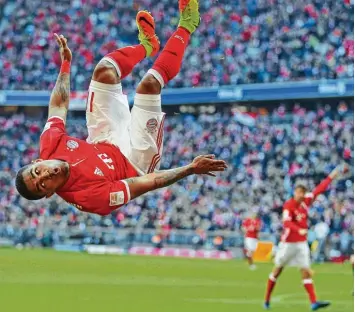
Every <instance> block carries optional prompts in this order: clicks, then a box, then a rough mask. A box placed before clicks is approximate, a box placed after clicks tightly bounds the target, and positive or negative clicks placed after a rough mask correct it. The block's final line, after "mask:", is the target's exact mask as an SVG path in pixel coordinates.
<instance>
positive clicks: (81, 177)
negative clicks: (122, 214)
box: [16, 0, 227, 215]
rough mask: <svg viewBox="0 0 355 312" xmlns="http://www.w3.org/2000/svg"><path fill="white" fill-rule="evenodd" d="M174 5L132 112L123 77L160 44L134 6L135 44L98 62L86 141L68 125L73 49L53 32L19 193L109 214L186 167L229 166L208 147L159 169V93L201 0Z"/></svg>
mask: <svg viewBox="0 0 355 312" xmlns="http://www.w3.org/2000/svg"><path fill="white" fill-rule="evenodd" d="M179 12H180V21H179V26H178V28H177V30H176V32H175V33H174V34H173V35H172V36H171V38H170V39H169V40H168V42H167V43H166V46H165V48H164V50H163V51H162V52H161V53H160V55H159V56H158V58H157V59H156V61H155V63H154V65H153V67H152V68H151V69H150V70H149V71H148V72H147V74H146V75H145V76H144V77H143V79H142V81H141V82H140V84H139V85H138V87H137V89H136V95H135V98H134V106H133V109H132V112H130V110H129V105H128V101H127V97H126V96H125V95H124V94H123V93H122V86H121V79H124V78H125V77H126V76H127V75H128V74H129V73H130V72H131V71H132V69H133V67H134V66H135V65H136V64H137V63H139V62H140V61H142V60H143V59H144V58H145V57H149V56H154V55H156V54H157V53H158V51H159V45H160V43H159V40H158V38H157V36H156V34H155V23H154V19H153V17H152V16H151V15H150V13H149V12H147V11H140V12H138V14H137V18H136V22H137V26H138V31H139V36H138V38H139V41H140V44H139V45H136V46H128V47H125V48H121V49H118V50H116V51H113V52H112V53H109V54H108V55H106V56H105V57H104V58H103V59H102V60H101V61H100V62H99V63H98V65H97V66H96V68H95V70H94V73H93V76H92V80H91V83H90V88H89V95H88V99H87V108H86V119H87V127H88V138H87V140H86V141H83V140H79V139H77V138H74V137H71V136H69V135H68V134H67V133H66V131H65V122H66V116H67V110H68V107H69V95H70V86H69V81H70V77H69V75H70V62H71V59H72V54H71V51H70V49H69V48H68V46H67V40H66V38H65V37H64V36H62V35H61V36H58V35H55V36H56V40H57V42H58V44H59V46H60V53H61V58H62V66H61V71H60V74H59V76H58V79H57V82H56V85H55V87H54V90H53V92H52V95H51V98H50V102H49V116H48V121H47V123H46V125H45V127H44V130H43V133H42V135H41V138H40V159H37V160H35V161H34V162H33V163H32V164H29V165H27V166H25V167H23V168H21V169H20V170H19V172H18V173H17V176H16V187H17V190H18V191H19V193H20V194H21V195H22V196H23V197H25V198H27V199H29V200H37V199H40V198H43V197H50V196H51V195H53V194H54V193H57V194H58V195H59V196H60V197H62V198H63V199H64V200H65V201H67V202H69V203H71V204H72V205H74V206H75V207H77V208H78V209H80V210H82V211H87V212H91V213H96V214H100V215H107V214H109V213H110V212H112V211H113V210H115V209H117V208H119V207H120V206H122V205H124V204H126V203H127V202H128V201H129V200H131V199H133V198H136V197H137V196H140V195H142V194H144V193H146V192H149V191H152V190H155V189H158V188H161V187H165V186H168V185H170V184H172V183H175V182H177V181H179V180H180V179H182V178H184V177H187V176H189V175H192V174H208V175H212V176H214V175H215V174H214V173H213V172H217V171H224V170H225V169H226V168H227V165H226V163H225V162H224V161H221V160H215V159H214V156H213V155H205V156H199V157H196V158H195V159H194V160H193V161H192V163H191V164H189V165H187V166H184V167H180V168H176V169H171V170H165V171H160V172H158V171H157V169H158V168H159V166H160V158H161V155H162V149H163V144H162V141H163V122H164V116H165V115H164V113H162V110H161V95H160V93H161V89H162V88H163V87H164V85H165V84H167V83H168V82H169V81H170V80H171V79H173V78H174V77H175V76H176V75H177V74H178V72H179V70H180V66H181V62H182V59H183V55H184V51H185V49H186V46H187V45H188V42H189V40H190V36H191V34H192V33H193V32H194V31H195V30H196V28H197V27H198V25H199V23H200V14H199V10H198V0H179ZM182 144H183V142H182Z"/></svg>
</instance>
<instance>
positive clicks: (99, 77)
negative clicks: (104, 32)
mask: <svg viewBox="0 0 355 312" xmlns="http://www.w3.org/2000/svg"><path fill="white" fill-rule="evenodd" d="M136 22H137V26H138V32H139V34H138V39H139V42H140V44H138V45H133V46H128V47H124V48H120V49H117V50H115V51H113V52H110V53H109V54H107V55H105V56H104V58H103V59H102V60H101V61H100V62H99V63H98V65H97V66H96V68H95V70H94V73H93V77H92V79H93V80H94V81H97V82H100V83H104V84H118V83H120V81H121V79H124V78H125V77H126V76H128V75H129V74H130V73H131V72H132V70H133V68H134V66H136V65H137V64H138V63H139V62H141V61H142V60H143V59H144V58H145V57H149V56H154V55H156V54H157V53H158V51H159V48H160V42H159V39H158V37H157V35H156V34H155V22H154V18H153V17H152V15H151V14H150V13H149V12H147V11H139V12H138V14H137V17H136Z"/></svg>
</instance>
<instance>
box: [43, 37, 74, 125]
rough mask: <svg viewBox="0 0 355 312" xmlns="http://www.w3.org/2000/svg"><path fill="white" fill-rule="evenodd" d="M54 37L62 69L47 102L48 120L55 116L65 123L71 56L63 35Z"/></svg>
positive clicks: (68, 96)
mask: <svg viewBox="0 0 355 312" xmlns="http://www.w3.org/2000/svg"><path fill="white" fill-rule="evenodd" d="M54 36H55V39H56V41H57V43H58V45H59V52H60V56H61V59H62V67H61V70H60V73H59V75H58V78H57V82H56V84H55V86H54V89H53V91H52V94H51V98H50V101H49V110H48V118H50V117H53V116H57V117H61V118H63V119H64V121H65V119H66V117H67V111H68V107H69V98H70V74H69V66H70V62H71V59H72V54H71V51H70V49H69V48H68V46H67V39H66V38H65V37H64V36H63V35H60V36H58V35H57V34H54ZM65 66H66V67H65Z"/></svg>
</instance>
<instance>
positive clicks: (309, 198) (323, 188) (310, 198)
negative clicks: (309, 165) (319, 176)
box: [305, 165, 349, 205]
mask: <svg viewBox="0 0 355 312" xmlns="http://www.w3.org/2000/svg"><path fill="white" fill-rule="evenodd" d="M348 170H349V169H348V167H347V166H346V165H344V166H338V167H336V168H335V169H334V170H333V171H332V172H331V173H330V174H329V175H328V177H327V178H325V179H324V180H323V181H322V182H321V183H319V184H318V185H317V186H316V188H315V189H314V190H313V191H312V193H309V194H307V195H306V198H305V202H306V204H307V205H311V204H312V203H313V202H314V201H315V200H316V198H317V197H318V196H319V195H320V194H322V193H324V192H325V191H326V190H327V188H328V186H329V185H330V184H331V183H332V181H333V180H334V179H335V178H336V177H337V176H338V175H339V174H340V173H345V172H347V171H348Z"/></svg>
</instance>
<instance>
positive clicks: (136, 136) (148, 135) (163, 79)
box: [128, 0, 200, 174]
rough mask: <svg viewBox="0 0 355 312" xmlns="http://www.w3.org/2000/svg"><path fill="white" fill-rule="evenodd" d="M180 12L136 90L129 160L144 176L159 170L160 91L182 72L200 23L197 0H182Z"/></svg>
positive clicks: (161, 125) (160, 147)
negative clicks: (177, 22)
mask: <svg viewBox="0 0 355 312" xmlns="http://www.w3.org/2000/svg"><path fill="white" fill-rule="evenodd" d="M179 10H180V22H179V27H178V29H177V30H176V32H175V33H174V34H173V35H172V36H171V37H170V39H169V40H168V42H167V43H166V45H165V47H164V49H163V51H162V52H161V53H160V55H159V56H158V58H157V59H156V61H155V63H154V65H153V67H152V68H151V69H150V70H149V71H148V73H147V75H145V77H144V78H143V79H142V81H141V82H140V84H139V85H138V87H137V89H136V92H137V93H136V96H135V98H134V106H133V109H132V128H131V143H132V152H131V155H130V157H128V159H129V160H130V161H131V162H132V163H133V165H135V166H136V168H137V167H138V168H137V169H139V171H140V173H141V174H144V173H150V172H153V171H154V170H155V169H158V168H159V164H160V157H161V153H162V141H163V121H164V114H163V113H162V109H161V90H162V88H163V87H164V85H165V84H167V83H168V82H169V81H170V80H172V79H173V78H174V77H175V76H176V75H177V74H178V72H179V71H180V67H181V63H182V59H183V56H184V53H185V50H186V47H187V45H188V43H189V40H190V36H191V34H192V33H193V32H194V31H195V30H196V28H197V26H198V25H199V22H200V15H199V11H198V0H179Z"/></svg>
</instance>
